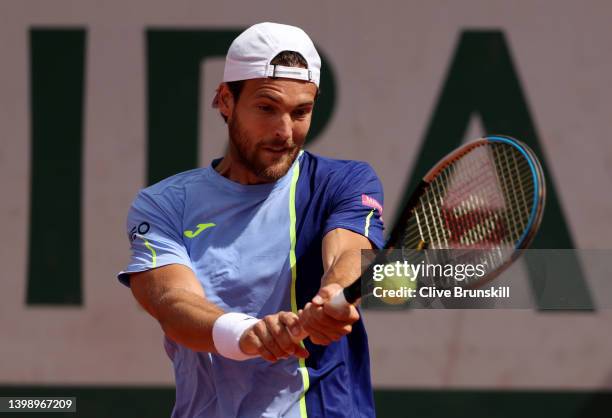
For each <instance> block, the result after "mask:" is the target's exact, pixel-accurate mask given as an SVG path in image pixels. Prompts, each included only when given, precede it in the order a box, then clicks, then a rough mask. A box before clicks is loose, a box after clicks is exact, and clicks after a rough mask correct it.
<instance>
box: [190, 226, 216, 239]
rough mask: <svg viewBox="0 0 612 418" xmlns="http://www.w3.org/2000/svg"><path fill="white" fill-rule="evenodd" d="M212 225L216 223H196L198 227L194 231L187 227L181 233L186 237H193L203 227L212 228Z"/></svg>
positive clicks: (202, 229)
mask: <svg viewBox="0 0 612 418" xmlns="http://www.w3.org/2000/svg"><path fill="white" fill-rule="evenodd" d="M213 226H217V225H216V224H212V223H209V224H198V227H197V229H196V230H195V231H192V230H190V229H188V230H186V231H185V232H183V234H185V236H186V237H187V238H195V237H197V236H198V235H200V232H202V231H204V230H205V229H208V228H212V227H213Z"/></svg>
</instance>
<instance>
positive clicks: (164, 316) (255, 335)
mask: <svg viewBox="0 0 612 418" xmlns="http://www.w3.org/2000/svg"><path fill="white" fill-rule="evenodd" d="M130 279H131V280H130V287H131V289H132V293H133V294H134V297H135V298H136V300H138V302H139V303H140V304H141V305H142V306H143V308H144V309H145V310H146V311H147V312H148V313H149V314H150V315H151V316H153V317H154V318H155V319H157V321H158V322H159V323H160V325H161V327H162V329H163V331H164V333H165V334H166V335H167V336H168V337H170V338H171V339H172V340H174V341H176V342H177V343H179V344H181V345H183V346H185V347H187V348H189V349H191V350H194V351H206V352H213V353H216V352H217V350H216V348H215V344H214V341H213V326H214V324H215V321H216V320H217V319H218V318H219V317H220V316H221V315H223V313H224V312H223V310H222V309H221V308H219V307H218V306H217V305H215V304H214V303H212V302H210V301H208V300H207V299H206V295H205V294H204V289H203V288H202V286H201V285H200V283H199V281H198V280H197V278H196V277H195V275H194V273H193V271H192V270H191V269H189V268H188V267H186V266H183V265H180V264H171V265H167V266H163V267H159V268H155V269H151V270H147V271H145V272H141V273H133V274H131V275H130ZM291 327H297V328H298V330H297V332H298V333H300V332H301V329H300V328H299V323H298V318H297V316H296V315H294V314H293V313H291V312H279V313H277V314H275V315H268V316H266V317H265V318H264V319H262V320H260V321H259V322H257V323H256V324H255V325H254V326H253V327H252V328H251V329H250V330H247V331H245V333H244V334H243V337H242V338H241V340H240V349H241V350H242V351H243V352H244V353H245V354H250V355H260V356H261V357H263V358H264V359H266V360H268V361H276V360H278V359H279V358H286V357H288V356H289V355H296V356H298V357H306V356H307V355H308V352H307V351H306V350H304V349H303V348H302V347H300V346H299V345H298V344H297V342H296V341H294V339H293V338H292V336H291V335H290V334H289V331H288V328H291Z"/></svg>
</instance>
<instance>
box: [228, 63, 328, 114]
mask: <svg viewBox="0 0 612 418" xmlns="http://www.w3.org/2000/svg"><path fill="white" fill-rule="evenodd" d="M270 64H273V65H282V66H284V67H299V68H308V63H307V62H306V60H305V59H304V57H303V56H302V54H300V53H299V52H295V51H281V52H279V53H278V55H276V56H275V57H274V58H272V61H270ZM244 81H245V80H239V81H228V82H227V83H225V84H227V87H228V88H229V91H230V93H232V97H233V98H234V103H237V102H238V99H239V98H240V94H241V93H242V89H243V88H244ZM318 96H319V90H318V89H317V94H316V96H315V99H316V97H318ZM221 116H222V117H223V119H224V120H225V121H226V122H227V117H226V116H225V115H224V114H223V113H222V114H221Z"/></svg>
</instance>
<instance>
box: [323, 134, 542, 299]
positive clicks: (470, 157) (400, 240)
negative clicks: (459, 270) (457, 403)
mask: <svg viewBox="0 0 612 418" xmlns="http://www.w3.org/2000/svg"><path fill="white" fill-rule="evenodd" d="M545 197H546V190H545V180H544V174H543V171H542V167H541V165H540V163H539V161H538V159H537V158H536V157H535V155H534V153H533V151H531V150H530V149H529V148H528V147H527V146H526V145H525V144H523V143H521V142H520V141H517V140H516V139H514V138H511V137H508V136H501V135H493V136H487V137H484V138H481V139H478V140H476V141H473V142H470V143H467V144H465V145H463V146H461V147H459V148H457V149H456V150H454V151H452V152H451V153H450V154H448V155H447V156H445V157H444V158H443V159H442V160H440V161H439V162H438V163H437V164H436V165H435V166H434V167H433V168H432V169H431V170H429V172H428V173H427V174H426V175H425V177H423V179H422V181H421V182H420V184H419V185H418V187H417V188H416V190H415V192H414V193H413V194H412V196H411V197H410V199H409V200H408V202H407V203H406V206H405V208H404V209H403V210H402V212H401V215H400V218H399V221H398V222H397V223H396V225H395V227H394V228H393V230H392V231H391V235H390V237H389V240H388V241H387V244H386V245H385V248H384V250H383V251H382V252H381V253H380V254H379V255H378V256H377V258H376V260H375V261H374V263H373V264H375V263H380V262H381V260H382V259H384V258H385V255H386V254H389V253H390V252H391V250H398V249H400V250H407V251H408V252H410V251H412V254H414V253H415V252H419V251H420V250H459V251H460V252H461V253H462V254H463V255H464V256H465V254H469V253H470V252H473V253H476V252H477V253H478V257H480V259H482V257H483V256H484V257H485V258H486V259H487V260H489V261H490V262H489V263H487V269H486V273H485V274H484V275H483V276H482V277H480V278H479V279H477V280H476V281H471V282H470V283H469V286H470V287H478V286H481V285H483V284H484V283H486V282H488V281H490V280H491V279H493V278H494V277H495V276H497V275H498V274H499V273H501V272H502V271H503V270H504V269H505V268H507V267H508V266H509V265H510V264H511V263H512V262H513V261H514V260H516V258H517V257H518V256H519V255H520V253H521V250H522V249H524V248H526V247H528V246H529V245H530V243H531V242H532V240H533V238H534V236H535V234H536V232H537V230H538V227H539V226H540V222H541V220H542V214H543V211H544V201H545ZM436 257H437V260H436V261H437V262H444V261H445V260H443V259H444V258H445V257H449V258H450V257H453V251H440V252H436ZM440 258H442V260H441V259H440ZM447 261H450V262H452V261H453V260H450V259H449V260H447ZM370 267H372V266H370ZM368 270H370V269H366V273H364V275H362V276H361V277H360V278H359V279H358V280H357V281H355V282H354V283H353V284H352V285H350V286H348V287H346V288H345V289H344V291H343V292H340V293H339V294H337V295H336V296H335V297H334V298H333V299H332V301H331V303H332V304H336V305H342V304H345V303H347V302H348V303H354V302H355V301H356V300H357V299H359V298H360V297H362V296H365V295H362V292H363V291H362V289H363V287H364V286H363V285H364V284H365V283H362V282H363V281H364V280H366V278H365V277H366V276H367V272H368Z"/></svg>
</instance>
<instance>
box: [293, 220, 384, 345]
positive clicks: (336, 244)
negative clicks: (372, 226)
mask: <svg viewBox="0 0 612 418" xmlns="http://www.w3.org/2000/svg"><path fill="white" fill-rule="evenodd" d="M371 248H372V244H371V243H370V241H369V240H368V239H367V238H366V237H364V236H363V235H360V234H357V233H355V232H352V231H349V230H346V229H342V228H336V229H334V230H332V231H330V232H328V233H327V234H326V235H325V237H324V238H323V251H322V256H323V268H324V274H323V278H322V280H321V288H320V289H319V292H318V293H317V295H316V296H315V297H314V298H313V299H312V302H310V303H307V304H306V306H305V307H304V310H303V311H302V312H301V313H300V321H301V323H302V326H303V328H304V330H305V331H306V332H307V333H308V334H309V335H310V339H311V341H312V342H313V343H315V344H322V345H327V344H330V343H331V342H332V341H338V340H339V339H340V338H342V337H343V336H344V335H346V334H348V333H349V332H351V330H352V327H351V324H352V323H354V322H355V321H357V320H358V319H359V312H358V311H357V308H355V306H353V305H346V306H344V307H342V308H333V307H332V306H331V305H329V304H327V303H326V302H327V301H329V300H331V298H332V297H333V296H334V295H336V293H338V292H341V291H342V289H344V288H345V287H347V286H348V285H350V284H351V283H353V282H354V281H355V280H357V278H359V276H360V275H361V250H362V249H371Z"/></svg>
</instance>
